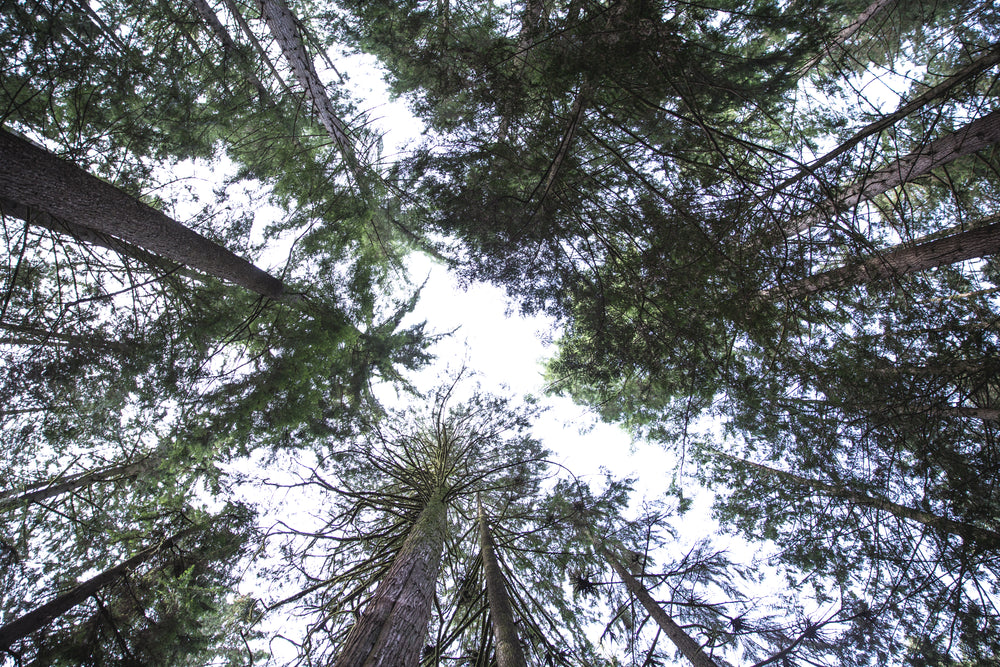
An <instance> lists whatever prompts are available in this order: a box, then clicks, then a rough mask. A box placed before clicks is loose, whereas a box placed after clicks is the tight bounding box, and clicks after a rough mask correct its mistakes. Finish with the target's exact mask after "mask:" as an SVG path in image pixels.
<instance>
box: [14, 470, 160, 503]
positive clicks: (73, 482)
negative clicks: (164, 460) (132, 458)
mask: <svg viewBox="0 0 1000 667" xmlns="http://www.w3.org/2000/svg"><path fill="white" fill-rule="evenodd" d="M149 465H150V461H149V460H148V459H146V460H143V461H137V462H135V463H128V464H123V465H117V466H110V467H108V468H102V469H101V470H93V471H90V472H84V473H80V474H78V475H70V476H69V477H65V478H62V479H55V480H50V481H48V482H44V483H40V484H33V485H31V486H30V487H28V489H26V490H25V491H23V492H21V493H19V494H16V495H15V494H12V493H5V494H3V495H2V496H0V512H6V511H9V510H12V509H15V508H17V507H24V506H25V505H30V504H31V503H37V502H41V501H43V500H47V499H49V498H55V497H56V496H60V495H62V494H64V493H69V492H70V491H75V490H77V489H82V488H83V487H85V486H90V485H91V484H96V483H97V482H106V481H109V480H112V479H115V478H118V479H132V478H135V477H136V476H138V475H139V474H140V473H141V472H143V471H145V470H146V469H148V467H149Z"/></svg>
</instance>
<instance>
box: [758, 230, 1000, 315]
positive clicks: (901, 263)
mask: <svg viewBox="0 0 1000 667" xmlns="http://www.w3.org/2000/svg"><path fill="white" fill-rule="evenodd" d="M998 252H1000V223H995V224H992V225H989V226H987V227H982V228H979V229H973V230H970V231H967V232H960V233H958V234H953V235H952V236H947V237H945V238H943V239H936V240H934V241H928V242H926V243H921V244H920V245H915V246H910V245H901V246H897V247H896V248H894V249H892V250H889V251H888V252H886V253H885V254H884V255H880V256H878V257H873V258H871V259H869V260H866V261H864V262H858V263H855V264H848V265H846V266H841V267H838V268H836V269H831V270H829V271H824V272H823V273H817V274H815V275H812V276H809V277H808V278H803V279H802V280H797V281H795V282H793V283H787V284H785V285H781V286H779V287H775V288H772V289H769V290H765V291H764V293H763V296H765V297H772V296H780V297H783V298H788V299H790V298H795V297H801V296H807V295H809V294H815V293H816V292H820V291H823V290H826V289H830V288H833V287H839V286H841V285H861V284H864V283H868V282H872V281H874V280H880V279H884V278H890V277H893V276H903V275H906V274H908V273H914V272H916V271H925V270H927V269H933V268H935V267H938V266H947V265H949V264H954V263H956V262H962V261H965V260H967V259H977V258H979V257H986V256H988V255H994V254H996V253H998Z"/></svg>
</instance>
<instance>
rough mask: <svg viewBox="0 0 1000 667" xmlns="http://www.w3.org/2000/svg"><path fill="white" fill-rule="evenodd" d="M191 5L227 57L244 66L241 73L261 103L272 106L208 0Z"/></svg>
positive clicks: (264, 89)
mask: <svg viewBox="0 0 1000 667" xmlns="http://www.w3.org/2000/svg"><path fill="white" fill-rule="evenodd" d="M191 4H192V5H194V9H195V11H196V12H198V15H199V16H200V17H201V19H202V20H203V21H204V22H205V24H206V25H207V26H208V27H209V29H210V30H211V31H212V34H214V35H215V38H216V39H217V40H219V42H220V43H221V44H222V52H223V53H224V54H225V55H226V56H227V57H231V58H234V59H236V60H237V61H239V63H240V64H241V65H244V67H243V68H242V71H241V73H242V74H243V75H244V76H246V77H247V78H248V79H250V83H252V84H253V87H254V88H255V89H256V90H257V95H258V96H259V97H260V101H261V103H262V104H271V94H270V93H269V92H268V91H267V88H265V87H264V84H263V83H262V82H261V80H260V79H258V78H257V75H256V74H254V72H253V70H252V69H251V68H250V66H249V65H250V63H248V62H246V59H245V58H244V57H243V55H242V54H241V53H240V51H239V49H238V48H237V47H236V42H234V41H233V37H232V35H230V34H229V30H227V29H226V26H224V25H222V21H220V20H219V17H218V15H217V14H216V13H215V10H213V9H212V7H211V6H210V5H209V4H208V0H191Z"/></svg>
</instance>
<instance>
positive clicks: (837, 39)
mask: <svg viewBox="0 0 1000 667" xmlns="http://www.w3.org/2000/svg"><path fill="white" fill-rule="evenodd" d="M896 2H898V0H875V1H874V2H873V3H872V4H870V5H868V7H867V8H866V9H865V11H863V12H861V13H860V14H858V17H857V18H856V19H854V21H853V22H852V23H851V24H850V25H849V26H847V27H845V28H843V29H842V30H841V31H840V32H838V33H837V34H836V35H834V37H833V39H832V40H830V42H829V43H827V44H826V45H825V46H824V47H823V48H822V49H821V50H820V52H819V53H817V54H816V55H815V56H813V57H812V59H811V60H809V62H807V63H806V64H805V65H803V66H802V67H800V68H799V70H798V72H796V74H798V75H799V76H803V75H804V74H806V73H807V72H808V71H809V70H811V69H812V68H813V67H815V66H816V65H817V64H819V62H820V61H821V60H823V58H825V57H827V56H829V55H832V54H833V50H834V49H836V48H843V45H844V42H846V41H847V40H849V39H850V38H851V37H853V36H854V34H855V33H856V32H857V31H858V30H861V28H863V27H864V26H865V24H866V23H868V22H869V21H870V20H872V18H873V17H875V16H876V15H878V14H881V13H882V12H883V11H885V10H886V9H888V8H889V7H891V6H892V5H894V4H896Z"/></svg>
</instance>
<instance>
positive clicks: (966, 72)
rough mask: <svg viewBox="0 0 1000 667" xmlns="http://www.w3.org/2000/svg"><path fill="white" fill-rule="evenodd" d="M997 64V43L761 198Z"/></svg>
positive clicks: (803, 175) (856, 133)
mask: <svg viewBox="0 0 1000 667" xmlns="http://www.w3.org/2000/svg"><path fill="white" fill-rule="evenodd" d="M880 1H881V0H880ZM876 4H878V3H876ZM998 62H1000V44H998V45H995V46H994V47H993V48H992V49H990V50H989V51H987V52H986V53H984V54H983V55H982V56H980V57H979V58H977V59H976V60H974V61H972V62H971V63H969V64H968V65H966V66H965V67H963V68H961V69H959V70H958V71H956V72H955V73H953V74H952V75H951V76H949V77H948V78H946V79H944V80H943V81H941V82H940V83H938V84H937V85H936V86H932V87H930V88H928V89H927V90H926V91H924V92H923V94H921V95H919V96H917V97H915V98H914V99H912V100H910V101H909V102H907V103H906V104H904V105H903V106H901V107H899V108H898V109H897V110H896V111H894V112H892V113H891V114H888V115H886V116H883V117H882V118H880V119H878V120H877V121H875V122H874V123H870V124H868V125H866V126H865V127H863V128H862V129H860V130H858V131H857V132H855V133H854V135H853V136H852V137H851V138H850V139H848V140H847V141H844V142H842V143H841V144H840V145H839V146H837V147H836V148H835V149H833V150H832V151H830V152H828V153H826V154H825V155H823V156H822V157H819V158H817V159H815V160H813V161H812V162H810V163H809V165H808V166H806V167H803V168H801V169H800V170H799V171H798V172H797V173H796V174H795V175H794V176H790V177H788V178H786V179H785V180H784V181H782V182H781V183H779V184H778V185H777V186H776V187H775V188H774V189H772V190H770V191H769V192H768V193H767V195H765V197H766V196H770V195H774V194H776V193H778V192H781V191H782V190H784V189H785V188H787V187H788V186H790V185H792V184H794V183H797V182H798V181H800V180H802V179H803V178H805V177H806V176H808V175H810V174H812V173H813V172H814V171H816V170H817V169H819V168H820V167H822V166H824V165H826V164H829V163H830V162H832V161H833V160H835V159H836V158H838V157H840V156H841V155H843V154H844V153H846V152H847V151H849V150H851V149H852V148H854V147H855V146H857V145H858V144H859V143H861V142H862V141H864V140H865V139H867V138H868V137H870V136H872V135H873V134H877V133H878V132H881V131H882V130H885V129H886V128H889V127H892V126H893V125H895V124H896V123H897V122H899V121H900V120H902V119H903V118H906V117H907V116H909V115H910V114H911V113H913V112H914V111H916V110H917V109H920V108H922V107H924V106H926V105H927V104H929V103H930V102H933V101H934V100H936V99H938V98H940V97H942V96H943V95H944V94H945V93H947V92H948V91H949V90H951V89H953V88H955V87H956V86H959V85H960V84H962V83H965V82H966V81H968V80H969V79H970V78H971V77H973V76H975V75H977V74H979V73H980V72H983V71H985V70H987V69H989V68H991V67H993V66H994V65H996V64H997V63H998Z"/></svg>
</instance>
